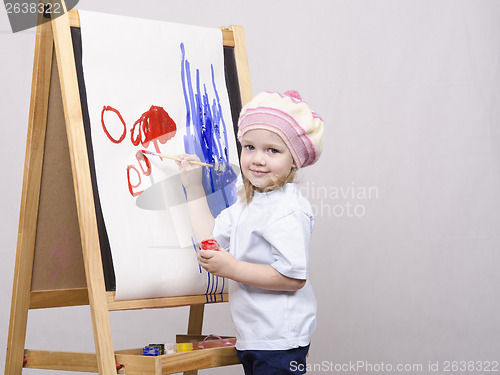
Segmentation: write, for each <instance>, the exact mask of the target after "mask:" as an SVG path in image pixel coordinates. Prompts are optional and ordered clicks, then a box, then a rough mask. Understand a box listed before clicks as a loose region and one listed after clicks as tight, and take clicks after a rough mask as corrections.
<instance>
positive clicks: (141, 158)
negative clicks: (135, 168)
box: [135, 150, 151, 176]
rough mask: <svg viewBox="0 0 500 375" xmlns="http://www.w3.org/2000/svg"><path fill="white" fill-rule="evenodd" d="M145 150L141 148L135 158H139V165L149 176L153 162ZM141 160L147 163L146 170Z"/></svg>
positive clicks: (145, 174)
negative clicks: (145, 153)
mask: <svg viewBox="0 0 500 375" xmlns="http://www.w3.org/2000/svg"><path fill="white" fill-rule="evenodd" d="M143 152H144V150H139V151H137V153H136V154H135V158H136V159H137V162H138V163H139V167H141V171H142V173H144V176H149V175H150V174H151V162H150V161H149V159H148V158H147V157H146V155H144V153H143ZM141 161H144V164H146V168H147V169H146V170H144V168H143V167H142V164H141Z"/></svg>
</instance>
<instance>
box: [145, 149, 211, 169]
mask: <svg viewBox="0 0 500 375" xmlns="http://www.w3.org/2000/svg"><path fill="white" fill-rule="evenodd" d="M141 152H142V153H143V154H146V155H154V156H159V157H162V158H165V159H170V160H176V161H182V159H181V158H178V157H177V156H171V155H165V154H159V153H157V152H153V151H147V150H141ZM188 163H190V164H196V165H203V166H205V167H211V168H213V167H214V166H213V164H207V163H202V162H201V161H196V160H188Z"/></svg>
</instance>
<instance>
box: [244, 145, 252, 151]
mask: <svg viewBox="0 0 500 375" xmlns="http://www.w3.org/2000/svg"><path fill="white" fill-rule="evenodd" d="M245 148H246V149H247V150H249V151H252V150H253V149H254V147H253V146H252V145H246V146H245Z"/></svg>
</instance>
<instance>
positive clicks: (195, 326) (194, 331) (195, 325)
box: [184, 305, 205, 375]
mask: <svg viewBox="0 0 500 375" xmlns="http://www.w3.org/2000/svg"><path fill="white" fill-rule="evenodd" d="M204 312H205V305H192V306H190V307H189V323H188V335H201V330H202V328H203V314H204ZM197 374H198V370H192V371H184V375H197Z"/></svg>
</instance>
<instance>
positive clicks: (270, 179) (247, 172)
mask: <svg viewBox="0 0 500 375" xmlns="http://www.w3.org/2000/svg"><path fill="white" fill-rule="evenodd" d="M241 146H242V151H241V158H240V164H241V169H242V173H243V175H244V176H245V177H246V178H247V179H248V180H249V181H250V182H251V183H252V185H253V186H255V188H256V190H257V191H262V190H263V189H264V188H266V187H269V186H271V185H272V184H273V183H274V182H275V181H276V180H281V179H283V178H286V177H287V176H288V174H289V173H290V170H291V169H292V167H294V166H295V163H294V161H293V158H292V154H291V153H290V151H289V150H288V147H287V146H286V145H285V143H284V142H283V140H282V139H281V137H280V136H279V135H278V134H276V133H273V132H271V131H269V130H264V129H254V130H249V131H248V132H246V133H245V134H244V135H243V137H242V138H241Z"/></svg>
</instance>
